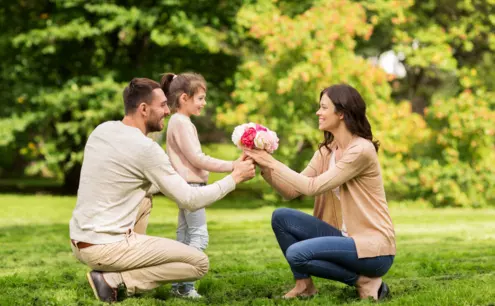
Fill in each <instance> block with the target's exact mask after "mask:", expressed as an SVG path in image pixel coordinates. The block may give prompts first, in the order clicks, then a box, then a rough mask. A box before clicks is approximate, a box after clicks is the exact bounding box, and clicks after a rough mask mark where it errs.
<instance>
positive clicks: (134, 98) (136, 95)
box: [123, 78, 160, 115]
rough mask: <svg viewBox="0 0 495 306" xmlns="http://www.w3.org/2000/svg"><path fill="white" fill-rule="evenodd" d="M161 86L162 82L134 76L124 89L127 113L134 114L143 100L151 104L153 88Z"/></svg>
mask: <svg viewBox="0 0 495 306" xmlns="http://www.w3.org/2000/svg"><path fill="white" fill-rule="evenodd" d="M157 88H160V84H159V83H158V82H156V81H153V80H150V79H147V78H134V79H132V80H131V81H130V82H129V85H127V86H126V87H125V89H124V93H123V96H124V109H125V114H126V115H127V114H132V113H134V112H135V111H136V109H137V107H138V105H139V104H140V103H141V102H145V103H146V104H149V103H150V102H151V94H152V92H153V90H155V89H157Z"/></svg>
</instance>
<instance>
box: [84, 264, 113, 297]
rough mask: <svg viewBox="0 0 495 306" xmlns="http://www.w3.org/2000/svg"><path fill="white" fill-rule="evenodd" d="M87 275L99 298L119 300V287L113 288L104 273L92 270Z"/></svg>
mask: <svg viewBox="0 0 495 306" xmlns="http://www.w3.org/2000/svg"><path fill="white" fill-rule="evenodd" d="M86 277H87V278H88V282H89V284H90V285H91V288H92V289H93V293H94V294H95V297H96V298H97V299H98V300H100V301H102V302H107V303H112V302H117V288H112V287H110V286H109V285H108V284H107V282H106V281H105V278H104V277H103V273H101V272H98V271H91V272H88V273H87V274H86Z"/></svg>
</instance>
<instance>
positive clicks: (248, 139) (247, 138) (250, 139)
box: [241, 127, 256, 149]
mask: <svg viewBox="0 0 495 306" xmlns="http://www.w3.org/2000/svg"><path fill="white" fill-rule="evenodd" d="M255 137H256V129H254V128H252V127H250V128H247V129H246V130H245V131H244V134H242V137H241V143H242V144H243V145H244V146H245V147H246V148H249V149H253V148H254V138H255Z"/></svg>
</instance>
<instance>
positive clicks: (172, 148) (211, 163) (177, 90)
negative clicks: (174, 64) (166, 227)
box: [161, 73, 241, 298]
mask: <svg viewBox="0 0 495 306" xmlns="http://www.w3.org/2000/svg"><path fill="white" fill-rule="evenodd" d="M161 87H162V89H163V92H164V93H165V96H166V97H167V99H168V102H167V103H168V105H169V107H170V110H171V112H172V113H173V115H172V117H171V118H170V120H169V122H168V128H167V153H168V155H169V157H170V162H171V163H172V166H173V167H174V168H175V170H176V171H177V173H179V175H180V176H182V177H183V178H184V180H186V181H187V182H188V183H189V184H190V185H191V186H204V185H206V183H207V181H208V173H209V172H208V171H212V172H231V171H232V169H233V167H234V164H235V163H237V162H238V161H240V160H241V158H239V159H238V160H236V161H225V160H220V159H216V158H213V157H210V156H207V155H205V154H204V153H203V152H202V150H201V144H200V142H199V139H198V132H197V130H196V127H195V126H194V124H193V123H192V122H191V116H199V115H200V114H201V111H202V110H203V108H204V107H205V105H206V90H207V88H206V81H205V79H204V78H203V76H201V75H200V74H197V73H181V74H178V75H175V74H173V73H168V74H165V75H164V76H163V77H162V79H161ZM177 240H178V241H180V242H182V243H184V244H187V245H189V246H192V247H195V248H196V249H198V250H201V251H204V250H205V249H206V247H207V245H208V230H207V227H206V212H205V209H204V208H202V209H200V210H197V211H194V212H191V211H187V210H184V209H179V217H178V225H177ZM172 294H174V295H176V296H180V297H187V298H201V295H199V294H198V292H197V291H196V289H195V288H194V282H185V283H180V284H179V283H175V284H172Z"/></svg>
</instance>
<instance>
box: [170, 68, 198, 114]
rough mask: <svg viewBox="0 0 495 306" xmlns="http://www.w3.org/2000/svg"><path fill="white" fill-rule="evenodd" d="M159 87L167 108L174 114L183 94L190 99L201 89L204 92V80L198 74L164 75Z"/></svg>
mask: <svg viewBox="0 0 495 306" xmlns="http://www.w3.org/2000/svg"><path fill="white" fill-rule="evenodd" d="M160 86H161V88H162V90H163V92H164V93H165V96H166V97H167V100H168V102H167V103H168V107H170V110H171V111H172V112H173V113H175V112H176V111H177V110H178V109H179V108H180V102H179V98H180V96H181V95H182V94H183V93H185V94H187V95H188V96H190V97H192V96H194V94H196V93H197V92H198V90H199V89H200V88H202V89H203V90H204V91H205V92H206V81H205V78H203V76H202V75H201V74H199V73H193V72H186V73H181V74H174V73H165V74H164V75H163V76H162V79H161V81H160Z"/></svg>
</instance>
